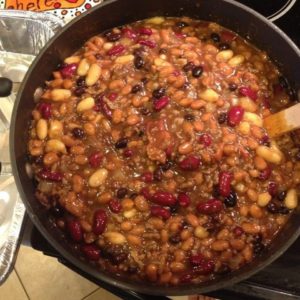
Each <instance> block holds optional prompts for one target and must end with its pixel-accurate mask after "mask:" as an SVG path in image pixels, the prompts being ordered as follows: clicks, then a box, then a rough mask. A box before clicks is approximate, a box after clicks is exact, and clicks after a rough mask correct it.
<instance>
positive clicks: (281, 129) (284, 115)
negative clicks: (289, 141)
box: [264, 103, 300, 137]
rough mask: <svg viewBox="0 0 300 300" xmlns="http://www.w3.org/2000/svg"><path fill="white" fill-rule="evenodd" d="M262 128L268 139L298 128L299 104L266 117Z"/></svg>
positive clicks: (299, 124) (299, 122)
mask: <svg viewBox="0 0 300 300" xmlns="http://www.w3.org/2000/svg"><path fill="white" fill-rule="evenodd" d="M264 127H265V128H266V130H267V132H268V134H269V136H270V137H277V136H279V135H281V134H283V133H285V132H289V131H292V130H295V129H298V128H300V103H298V104H296V105H293V106H291V107H289V108H287V109H284V110H282V111H280V112H278V113H276V114H273V115H270V116H268V117H266V118H265V119H264Z"/></svg>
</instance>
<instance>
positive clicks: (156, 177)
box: [153, 168, 162, 181]
mask: <svg viewBox="0 0 300 300" xmlns="http://www.w3.org/2000/svg"><path fill="white" fill-rule="evenodd" d="M153 179H154V180H155V181H161V180H162V170H161V168H156V169H155V170H154V172H153Z"/></svg>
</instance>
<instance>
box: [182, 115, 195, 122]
mask: <svg viewBox="0 0 300 300" xmlns="http://www.w3.org/2000/svg"><path fill="white" fill-rule="evenodd" d="M184 119H185V120H186V121H194V120H195V116H194V115H193V114H186V115H184Z"/></svg>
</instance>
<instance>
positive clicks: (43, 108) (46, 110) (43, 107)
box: [38, 102, 51, 120]
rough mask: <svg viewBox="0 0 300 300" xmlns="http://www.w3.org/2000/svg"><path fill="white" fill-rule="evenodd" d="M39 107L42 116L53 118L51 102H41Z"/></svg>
mask: <svg viewBox="0 0 300 300" xmlns="http://www.w3.org/2000/svg"><path fill="white" fill-rule="evenodd" d="M38 109H39V111H40V113H41V115H42V117H43V118H44V119H46V120H48V119H50V118H51V104H50V103H45V102H43V103H40V105H39V106H38Z"/></svg>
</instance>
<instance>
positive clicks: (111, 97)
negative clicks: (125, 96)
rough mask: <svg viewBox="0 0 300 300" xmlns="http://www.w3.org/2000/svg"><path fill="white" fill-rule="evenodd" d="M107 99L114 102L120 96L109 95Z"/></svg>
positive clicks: (115, 94)
mask: <svg viewBox="0 0 300 300" xmlns="http://www.w3.org/2000/svg"><path fill="white" fill-rule="evenodd" d="M107 98H108V99H109V100H110V101H111V102H114V101H115V100H116V99H117V98H118V94H117V93H114V92H113V93H110V94H108V95H107Z"/></svg>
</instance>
